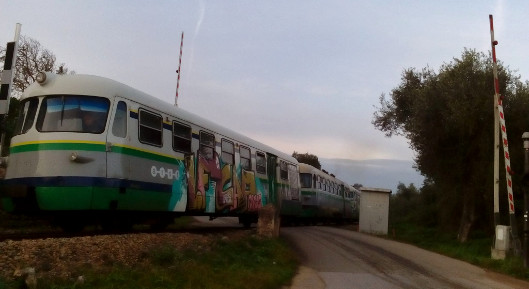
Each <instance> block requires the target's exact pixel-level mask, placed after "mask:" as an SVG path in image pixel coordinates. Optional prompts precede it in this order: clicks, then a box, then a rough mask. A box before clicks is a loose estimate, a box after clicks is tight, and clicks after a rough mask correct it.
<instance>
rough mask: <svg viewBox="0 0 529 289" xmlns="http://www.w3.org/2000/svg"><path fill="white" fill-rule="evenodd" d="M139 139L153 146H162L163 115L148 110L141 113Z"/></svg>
mask: <svg viewBox="0 0 529 289" xmlns="http://www.w3.org/2000/svg"><path fill="white" fill-rule="evenodd" d="M139 126H140V127H139V129H140V134H139V140H140V142H142V143H146V144H149V145H153V146H158V147H161V146H162V130H163V126H162V116H161V115H158V114H154V113H152V112H149V111H146V110H140V113H139Z"/></svg>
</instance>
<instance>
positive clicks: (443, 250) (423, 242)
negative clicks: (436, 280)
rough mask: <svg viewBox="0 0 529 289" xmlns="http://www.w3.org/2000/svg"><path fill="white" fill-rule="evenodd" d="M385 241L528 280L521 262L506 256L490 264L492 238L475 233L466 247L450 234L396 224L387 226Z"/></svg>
mask: <svg viewBox="0 0 529 289" xmlns="http://www.w3.org/2000/svg"><path fill="white" fill-rule="evenodd" d="M393 229H394V232H395V234H394V235H393ZM388 237H389V238H391V239H395V240H398V241H402V242H406V243H410V244H414V245H416V246H418V247H421V248H424V249H427V250H430V251H434V252H437V253H440V254H443V255H446V256H449V257H452V258H456V259H459V260H463V261H466V262H469V263H471V264H474V265H476V266H479V267H482V268H486V269H490V270H493V271H496V272H499V273H503V274H507V275H511V276H513V277H516V278H519V279H525V280H529V269H527V268H524V266H523V261H522V259H521V258H519V257H516V256H507V258H506V259H505V260H493V259H492V258H491V251H490V249H491V246H492V236H486V235H485V234H481V233H479V232H478V233H475V234H474V236H472V237H471V239H470V240H469V241H467V242H466V243H460V242H458V241H457V238H456V236H455V235H454V234H449V233H445V232H441V231H439V230H437V229H436V228H424V227H419V226H417V225H414V224H410V223H398V224H393V225H391V227H390V234H389V235H388Z"/></svg>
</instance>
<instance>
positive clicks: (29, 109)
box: [15, 98, 39, 134]
mask: <svg viewBox="0 0 529 289" xmlns="http://www.w3.org/2000/svg"><path fill="white" fill-rule="evenodd" d="M38 106H39V100H38V99H36V98H33V99H29V100H25V101H23V102H22V104H21V107H22V109H20V112H19V114H18V121H17V125H16V128H15V134H25V133H26V132H27V131H28V130H29V129H30V128H31V126H33V122H35V115H36V114H37V107H38Z"/></svg>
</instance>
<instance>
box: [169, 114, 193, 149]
mask: <svg viewBox="0 0 529 289" xmlns="http://www.w3.org/2000/svg"><path fill="white" fill-rule="evenodd" d="M191 137H192V135H191V127H190V126H188V125H184V124H181V123H178V122H176V121H173V150H175V151H179V152H184V153H190V152H191Z"/></svg>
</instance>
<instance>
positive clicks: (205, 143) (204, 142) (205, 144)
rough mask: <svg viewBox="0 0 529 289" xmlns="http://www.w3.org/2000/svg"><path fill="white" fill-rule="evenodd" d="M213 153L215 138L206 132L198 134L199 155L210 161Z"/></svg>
mask: <svg viewBox="0 0 529 289" xmlns="http://www.w3.org/2000/svg"><path fill="white" fill-rule="evenodd" d="M214 152H215V136H214V135H213V134H210V133H207V132H203V131H201V132H200V155H201V156H202V157H204V158H206V159H207V160H212V159H213V156H214Z"/></svg>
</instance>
